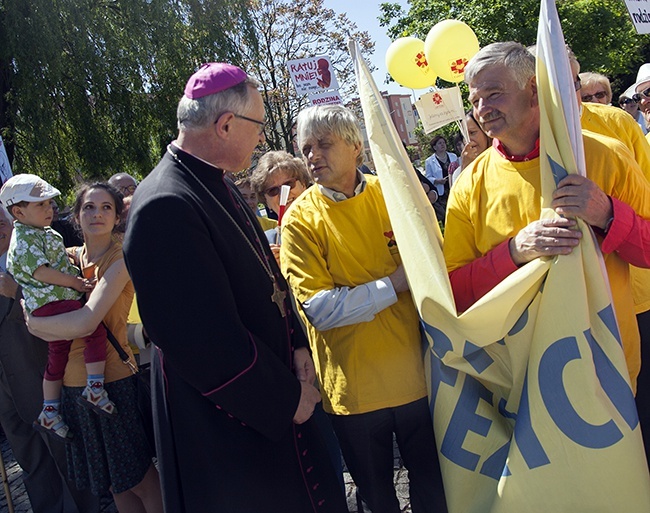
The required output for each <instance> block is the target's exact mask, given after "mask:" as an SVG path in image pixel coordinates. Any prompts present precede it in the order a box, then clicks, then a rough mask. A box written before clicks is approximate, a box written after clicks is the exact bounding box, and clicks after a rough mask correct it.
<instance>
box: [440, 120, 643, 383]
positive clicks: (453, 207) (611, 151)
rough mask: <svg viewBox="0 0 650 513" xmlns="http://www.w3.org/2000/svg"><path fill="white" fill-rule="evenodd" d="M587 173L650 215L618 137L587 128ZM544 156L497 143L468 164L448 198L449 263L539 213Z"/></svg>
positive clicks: (619, 267)
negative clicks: (506, 149) (502, 148)
mask: <svg viewBox="0 0 650 513" xmlns="http://www.w3.org/2000/svg"><path fill="white" fill-rule="evenodd" d="M583 140H584V146H585V159H586V164H587V176H588V177H589V178H590V179H591V180H593V181H594V182H595V183H596V184H597V185H598V186H599V187H600V188H601V189H602V190H603V191H604V192H605V193H606V194H608V195H610V196H612V197H614V198H617V199H619V200H621V201H622V202H624V203H626V204H628V205H629V206H631V207H632V208H633V209H634V211H635V212H636V213H637V214H639V215H640V216H642V217H644V218H646V219H650V184H649V183H648V181H647V180H646V179H645V177H644V176H643V174H642V173H641V170H640V169H639V167H638V165H637V164H636V163H635V162H634V160H633V158H632V155H631V154H630V152H629V151H628V150H627V148H626V147H625V146H624V145H623V144H622V143H620V142H619V141H617V140H614V139H612V138H609V137H603V136H600V135H598V134H594V133H591V132H587V131H583ZM540 211H541V183H540V176H539V158H537V159H533V160H530V161H527V162H511V161H508V160H506V159H505V158H503V157H502V156H501V155H499V153H498V152H497V151H496V150H495V149H494V148H490V149H488V150H487V151H485V152H483V154H481V155H480V156H479V157H478V158H477V159H476V160H475V161H474V162H473V163H472V164H471V165H470V167H469V168H468V169H467V170H465V171H464V172H463V173H462V174H461V176H460V178H459V179H458V181H457V183H456V185H455V186H454V188H453V189H452V191H451V194H450V197H449V202H448V204H447V223H446V225H445V244H444V255H445V260H446V263H447V269H448V270H449V271H452V270H454V269H458V268H460V267H463V266H464V265H466V264H468V263H470V262H472V261H473V260H475V259H477V258H479V257H481V256H483V255H485V254H486V253H488V252H489V251H490V250H492V249H494V248H495V247H496V246H498V245H499V244H500V243H501V242H503V241H504V240H506V239H509V238H511V237H514V236H515V235H516V234H517V233H518V232H519V230H521V229H522V228H524V227H525V226H527V225H528V224H530V223H531V222H533V221H536V220H538V219H539V216H540ZM603 256H604V259H605V265H606V267H607V273H608V275H609V282H610V287H611V290H612V296H613V301H614V308H615V310H616V317H617V319H618V323H619V328H620V331H621V338H622V341H623V348H624V352H625V358H626V361H627V365H628V370H629V372H630V378H631V380H632V383H633V384H634V383H635V382H636V377H637V375H638V373H639V369H640V368H641V355H640V342H639V332H638V328H637V323H636V318H635V311H634V302H633V299H632V295H631V287H630V273H629V269H630V266H629V265H628V264H627V263H626V262H624V261H623V260H622V259H621V258H620V257H619V256H618V255H617V254H616V253H615V252H614V253H610V254H606V255H603Z"/></svg>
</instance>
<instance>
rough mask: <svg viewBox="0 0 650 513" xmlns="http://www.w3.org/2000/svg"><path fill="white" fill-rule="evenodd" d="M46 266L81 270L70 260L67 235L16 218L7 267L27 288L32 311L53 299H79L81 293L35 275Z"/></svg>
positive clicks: (73, 271)
mask: <svg viewBox="0 0 650 513" xmlns="http://www.w3.org/2000/svg"><path fill="white" fill-rule="evenodd" d="M42 265H48V266H50V267H52V268H53V269H56V270H57V271H61V272H62V273H65V274H69V275H71V276H79V269H77V268H76V267H75V266H74V265H72V264H71V263H70V260H69V259H68V255H67V254H66V252H65V246H64V245H63V237H61V235H60V234H59V233H58V232H57V231H56V230H53V229H52V228H50V227H49V226H47V227H45V228H36V227H34V226H28V225H26V224H23V223H19V222H18V221H16V222H15V223H14V231H13V233H12V234H11V242H10V243H9V251H8V254H7V270H8V271H9V272H10V273H11V274H12V275H13V277H14V279H15V280H16V281H17V282H18V284H19V285H20V286H21V287H22V288H23V297H24V298H25V306H26V307H27V310H28V311H29V312H33V311H34V310H36V309H37V308H40V307H41V306H44V305H46V304H48V303H51V302H53V301H60V300H63V299H79V298H80V297H81V292H77V291H76V290H74V289H71V288H68V287H61V286H59V285H50V284H49V283H44V282H42V281H38V280H36V279H35V278H34V276H33V275H34V272H35V271H36V269H38V268H39V267H41V266H42Z"/></svg>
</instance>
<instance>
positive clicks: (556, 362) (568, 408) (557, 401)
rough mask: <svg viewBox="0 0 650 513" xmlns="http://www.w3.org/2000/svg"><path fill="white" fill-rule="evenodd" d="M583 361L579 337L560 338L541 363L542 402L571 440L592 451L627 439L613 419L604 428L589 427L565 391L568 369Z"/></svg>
mask: <svg viewBox="0 0 650 513" xmlns="http://www.w3.org/2000/svg"><path fill="white" fill-rule="evenodd" d="M579 358H580V351H579V349H578V343H577V341H576V338H575V337H566V338H563V339H560V340H558V341H557V342H554V343H553V344H551V345H550V346H549V347H548V348H547V349H546V351H545V352H544V354H543V355H542V358H541V360H540V363H539V389H540V392H541V394H542V400H543V401H544V404H545V405H546V409H547V410H548V413H549V414H550V415H551V418H552V419H553V421H554V422H555V424H556V425H557V427H558V428H559V429H560V430H561V431H562V432H563V433H564V434H565V435H566V436H567V437H568V438H569V439H571V440H573V441H574V442H575V443H577V444H580V445H582V446H583V447H590V448H592V449H603V448H605V447H610V446H612V445H614V444H615V443H617V442H618V441H619V440H620V439H621V438H623V433H621V431H620V430H619V429H618V427H617V426H616V424H615V423H614V421H613V420H609V421H607V422H605V423H604V424H602V425H594V424H589V423H588V422H587V421H585V420H584V419H583V418H581V417H580V415H578V413H577V412H576V411H575V409H574V408H573V406H572V405H571V401H570V400H569V397H568V396H567V393H566V390H565V388H564V383H563V381H562V373H563V371H564V367H565V366H566V365H567V364H568V363H569V362H570V361H572V360H576V359H579Z"/></svg>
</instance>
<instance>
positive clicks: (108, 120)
mask: <svg viewBox="0 0 650 513" xmlns="http://www.w3.org/2000/svg"><path fill="white" fill-rule="evenodd" d="M349 36H354V37H355V38H357V39H358V40H360V41H361V44H362V47H363V48H364V50H365V51H367V52H371V51H372V47H373V44H372V43H371V41H370V38H369V36H368V34H367V33H359V32H357V30H356V27H355V25H354V24H353V23H351V22H350V21H349V20H348V19H347V18H346V17H345V15H337V14H335V13H334V12H333V11H332V10H330V9H326V8H324V7H323V2H322V0H0V135H2V137H3V139H4V141H5V143H6V147H7V150H8V153H9V157H10V160H11V161H12V167H13V171H14V173H21V172H32V173H37V174H39V175H41V176H43V177H44V178H45V179H46V180H48V181H50V182H52V183H53V184H55V185H56V186H57V187H58V188H60V189H61V190H62V191H64V192H68V191H70V190H71V189H72V188H73V187H74V186H75V184H76V183H77V182H78V181H80V180H91V179H105V178H107V177H108V176H110V175H111V174H113V173H115V172H118V171H126V172H128V173H131V174H134V175H136V176H139V177H143V176H144V175H146V174H147V173H148V172H149V171H150V170H151V169H152V168H153V167H154V166H155V164H156V163H157V161H158V159H159V158H160V155H161V153H162V152H163V151H164V149H165V146H166V145H167V144H168V143H169V142H170V141H171V140H172V138H173V137H174V135H175V134H176V106H177V104H178V99H179V97H180V95H181V94H182V90H183V86H184V84H185V81H186V80H187V77H188V76H189V75H190V74H191V73H192V72H193V71H194V70H196V69H197V68H198V66H199V65H200V64H201V63H204V62H213V61H226V62H232V63H233V64H237V65H239V66H241V67H242V68H243V69H245V70H247V71H248V72H249V73H251V74H252V75H253V76H255V77H256V78H258V79H260V81H261V82H262V84H263V94H264V98H265V102H266V107H267V115H268V117H269V120H270V122H271V123H270V124H271V126H272V130H269V132H268V133H267V136H268V139H269V145H270V146H271V148H273V149H280V148H283V149H285V148H286V149H288V150H290V151H291V150H292V137H293V135H292V129H293V120H294V119H295V116H296V114H297V112H298V110H299V109H300V108H302V107H303V106H305V103H306V100H305V99H304V98H298V97H297V96H296V95H295V92H294V91H293V87H292V86H290V84H289V83H288V75H287V73H286V66H285V63H286V61H287V60H289V59H294V58H301V57H305V56H309V55H315V54H316V53H324V54H328V55H330V56H331V58H332V60H333V65H334V67H335V70H336V72H337V75H338V78H339V81H340V82H341V83H342V84H343V85H344V87H348V88H349V87H350V86H351V61H350V59H349V58H348V57H347V54H346V53H345V45H346V42H347V38H348V37H349Z"/></svg>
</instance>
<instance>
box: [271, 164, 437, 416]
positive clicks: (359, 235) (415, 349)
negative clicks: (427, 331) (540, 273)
mask: <svg viewBox="0 0 650 513" xmlns="http://www.w3.org/2000/svg"><path fill="white" fill-rule="evenodd" d="M366 178H367V185H366V188H365V190H364V191H363V192H361V193H360V194H358V195H357V196H354V197H352V198H349V199H346V200H344V201H341V202H335V201H333V200H331V199H329V198H327V197H326V196H324V195H323V193H322V192H321V191H320V190H319V188H318V187H317V186H314V187H311V188H310V189H308V190H307V191H306V192H305V193H304V195H303V196H302V197H301V199H300V200H299V201H297V202H294V204H293V205H292V207H291V209H289V210H288V211H287V214H286V215H285V217H284V219H283V221H282V247H281V251H280V255H281V256H280V259H281V263H282V272H283V274H284V275H285V276H286V277H287V279H288V281H289V284H290V286H291V288H292V290H293V293H294V294H295V297H296V299H297V300H298V302H299V303H303V302H304V301H306V300H308V299H311V298H312V297H313V296H314V295H315V294H316V293H317V292H319V291H324V290H331V289H334V288H339V287H356V286H358V285H363V284H365V283H369V282H372V281H375V280H378V279H381V278H384V277H386V276H388V275H390V274H391V273H393V272H394V271H395V270H396V269H397V266H398V265H399V264H400V263H401V259H400V255H399V252H398V249H397V245H396V243H395V238H394V236H393V232H392V228H391V225H390V222H389V219H388V212H387V210H386V205H385V203H384V198H383V195H382V193H381V189H380V187H379V182H378V181H377V178H376V177H373V176H367V177H366ZM397 297H398V299H397V302H396V303H394V304H393V305H391V306H389V307H388V308H385V309H383V310H381V311H380V312H378V313H377V314H376V315H375V317H374V319H373V320H371V321H369V322H360V323H357V324H354V325H350V326H341V327H337V328H332V329H329V330H324V331H319V330H317V329H315V328H314V327H313V326H312V325H311V323H310V322H309V321H308V320H307V318H306V317H305V316H304V314H302V312H301V315H302V316H303V320H304V321H305V324H306V326H307V331H308V335H309V341H310V344H311V349H312V353H313V358H314V363H315V365H316V372H317V374H318V377H319V380H320V383H321V390H322V391H323V392H324V397H323V407H324V408H325V411H327V412H329V413H334V414H338V415H349V414H358V413H367V412H370V411H375V410H379V409H381V408H389V407H395V406H400V405H403V404H407V403H409V402H412V401H415V400H418V399H421V398H422V397H425V396H426V394H427V388H426V382H425V376H424V368H423V357H422V349H421V347H422V346H421V337H420V332H419V318H418V315H417V312H416V309H415V306H414V304H413V299H412V298H411V295H410V293H409V292H402V293H400V294H398V296H397Z"/></svg>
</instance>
